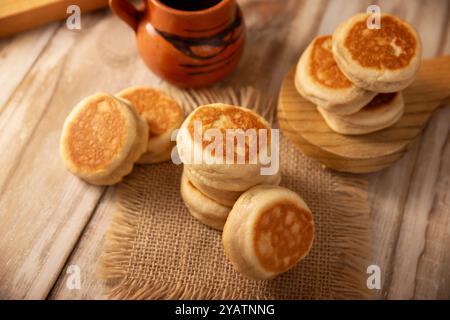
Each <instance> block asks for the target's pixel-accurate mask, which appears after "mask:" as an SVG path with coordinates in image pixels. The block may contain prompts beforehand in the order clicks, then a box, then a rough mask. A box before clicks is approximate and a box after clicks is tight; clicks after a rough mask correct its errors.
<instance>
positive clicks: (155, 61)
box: [109, 0, 245, 88]
mask: <svg viewBox="0 0 450 320" xmlns="http://www.w3.org/2000/svg"><path fill="white" fill-rule="evenodd" d="M109 5H110V7H111V9H112V10H113V11H114V13H116V14H117V15H118V16H119V17H120V18H121V19H122V20H124V21H125V22H126V23H127V24H128V25H129V26H130V27H131V28H132V29H133V30H134V31H135V32H136V39H137V45H138V49H139V53H140V54H141V56H142V58H143V60H144V62H145V63H146V64H147V66H148V67H149V68H150V69H151V70H152V71H153V72H154V73H156V74H157V75H159V76H160V77H161V78H163V79H165V80H167V81H168V82H170V83H172V84H175V85H177V86H181V87H190V88H198V87H205V86H208V85H211V84H213V83H215V82H217V81H219V80H220V79H222V78H223V77H225V76H226V75H227V74H229V73H230V72H231V71H233V70H234V68H235V67H236V66H237V64H238V63H239V60H240V58H241V56H242V52H243V49H244V42H245V26H244V22H243V18H242V13H241V10H240V9H239V7H238V5H237V3H236V0H195V1H186V0H144V8H143V10H138V9H136V8H135V7H134V6H133V5H132V4H131V3H130V2H129V0H109Z"/></svg>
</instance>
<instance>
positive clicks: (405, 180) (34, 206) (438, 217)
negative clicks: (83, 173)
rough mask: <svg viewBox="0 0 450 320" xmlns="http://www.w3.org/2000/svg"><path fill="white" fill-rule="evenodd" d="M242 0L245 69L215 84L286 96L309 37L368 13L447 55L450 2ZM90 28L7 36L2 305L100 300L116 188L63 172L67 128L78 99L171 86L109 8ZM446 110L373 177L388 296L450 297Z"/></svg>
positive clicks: (0, 47) (0, 206)
mask: <svg viewBox="0 0 450 320" xmlns="http://www.w3.org/2000/svg"><path fill="white" fill-rule="evenodd" d="M239 2H240V3H241V4H242V6H243V10H244V15H245V19H246V23H247V26H248V31H249V32H248V46H247V48H246V51H245V53H244V57H243V60H242V62H241V64H240V66H239V68H238V69H237V70H236V71H235V73H234V74H233V75H231V76H230V77H228V78H227V79H225V81H223V82H221V83H219V84H218V85H217V86H228V85H232V86H236V87H238V86H249V85H252V86H254V87H256V88H257V89H259V90H263V91H266V92H267V93H269V94H270V95H273V96H274V97H275V96H277V94H278V92H279V88H280V86H281V81H282V78H283V77H284V75H285V74H286V73H287V72H288V70H289V68H290V67H291V66H292V65H293V64H294V63H295V62H296V61H297V60H298V58H299V55H300V53H301V52H302V51H303V50H304V48H305V47H306V45H307V44H308V43H309V42H310V41H311V39H312V38H313V37H314V36H315V35H317V34H326V33H330V32H332V30H334V29H335V28H336V26H337V24H338V23H339V22H340V21H342V20H343V19H345V18H347V17H349V16H350V15H352V14H354V13H356V12H358V11H361V10H364V9H365V8H366V7H367V5H368V4H379V5H381V7H382V9H383V10H384V11H387V12H391V13H394V14H397V15H399V16H401V17H403V18H405V19H407V20H409V21H411V22H412V23H413V24H414V25H415V26H416V27H417V29H418V31H419V33H420V34H421V36H422V38H423V39H424V43H425V48H424V50H425V56H426V57H427V58H430V57H434V56H437V55H444V54H450V42H449V40H450V37H449V36H448V35H449V34H450V32H449V31H450V19H449V12H450V10H449V9H450V7H449V4H450V1H441V0H428V1H426V2H425V1H421V0H407V1H404V0H386V1H384V0H383V1H359V0H331V1H326V0H323V1H316V0H307V1H299V0H284V1H280V0H243V1H239ZM82 26H83V29H82V30H81V31H80V32H70V31H68V30H66V29H65V26H64V25H62V24H52V25H49V26H47V27H43V28H40V29H36V30H34V31H31V32H26V33H23V34H20V35H17V36H15V37H12V38H6V39H3V40H1V41H0V71H1V72H0V84H1V85H2V89H3V88H7V90H1V91H0V128H2V133H1V134H0V146H1V147H2V154H1V157H0V168H1V169H0V185H2V186H3V190H4V191H2V192H1V193H0V220H1V221H2V223H1V224H0V297H2V298H30V297H34V298H46V297H49V298H52V299H78V298H94V299H101V298H102V297H103V296H102V292H103V288H102V283H101V282H100V281H98V280H97V279H96V277H95V269H96V262H97V260H98V255H99V253H100V252H101V246H102V239H103V235H104V232H105V230H106V229H107V226H108V224H109V219H110V216H111V214H112V213H113V212H114V210H115V207H114V203H113V198H114V197H113V192H114V189H113V188H109V189H107V191H106V193H104V191H103V190H104V189H102V188H97V187H89V186H87V185H85V184H84V183H82V182H80V181H79V180H77V179H75V178H73V177H72V176H70V175H69V174H68V173H66V172H65V171H64V170H63V169H62V167H61V163H60V161H59V159H58V152H57V147H56V144H57V140H58V136H59V132H60V129H61V126H62V121H63V120H64V118H65V116H66V115H67V114H68V112H69V110H70V109H71V108H72V107H73V105H74V103H75V102H76V101H78V99H80V98H81V97H84V96H85V95H87V94H90V93H93V92H95V91H100V90H101V91H110V92H115V91H118V90H120V89H122V88H125V87H127V86H130V85H136V84H147V85H155V86H159V85H160V84H161V81H160V80H159V79H158V78H157V77H156V76H154V75H153V74H152V73H150V72H149V71H148V70H147V69H146V68H145V66H144V64H143V63H142V62H141V60H140V58H139V57H138V54H137V51H136V48H135V40H134V38H133V34H132V32H131V31H130V30H129V28H128V27H127V26H126V25H125V24H123V23H121V21H119V20H118V19H117V18H116V17H114V16H113V15H112V14H110V13H109V12H108V11H104V12H100V13H95V14H87V15H83V17H82ZM59 51H61V52H59ZM55 74H56V75H58V74H59V76H58V77H57V76H56V75H55ZM449 110H450V108H442V109H441V110H439V111H438V112H437V113H436V114H435V115H434V116H433V117H432V118H431V120H430V122H429V125H428V127H427V129H426V130H425V131H424V133H423V134H422V136H421V138H420V139H418V140H417V142H416V143H414V144H413V146H412V147H411V150H410V151H409V152H407V153H406V154H405V156H404V157H403V158H402V159H401V160H399V161H398V162H397V163H395V164H394V165H393V166H392V167H390V168H388V169H385V170H383V171H381V172H378V173H375V174H370V175H368V177H369V179H370V202H371V217H372V221H373V231H374V232H373V234H374V243H373V264H377V265H379V266H380V267H381V271H382V290H380V292H379V294H380V297H382V298H390V299H398V298H425V299H433V298H444V299H450V274H449V270H450V250H449V249H450V240H449V234H450V232H449V216H450V214H449V211H450V210H449V199H450V186H449V180H450V170H449V169H450V168H449V165H450V160H449V159H450V158H449V153H450V151H449V150H450V142H449V139H448V137H449V134H450V131H449V130H450V129H449V127H448V125H449V123H450V121H449V114H450V111H449ZM425 154H426V155H427V156H425ZM421 168H423V169H421ZM436 172H437V173H436ZM102 195H103V196H102ZM419 199H420V200H419ZM4 204H5V205H4ZM411 235H414V237H411ZM72 264H76V265H78V266H80V268H81V276H82V278H81V281H82V288H81V290H69V289H68V288H67V287H66V280H67V274H66V270H67V267H68V266H70V265H72Z"/></svg>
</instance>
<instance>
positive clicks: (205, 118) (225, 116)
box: [187, 104, 270, 161]
mask: <svg viewBox="0 0 450 320" xmlns="http://www.w3.org/2000/svg"><path fill="white" fill-rule="evenodd" d="M195 121H201V123H202V127H201V130H202V132H205V131H206V130H209V129H219V130H220V131H222V132H223V155H225V152H226V151H225V149H226V142H227V137H226V135H225V130H227V129H242V130H243V131H246V130H248V129H256V130H259V129H266V130H270V126H269V125H268V123H267V122H266V121H265V120H264V119H263V118H261V117H260V116H259V115H257V114H256V113H254V112H253V111H251V110H248V109H244V108H241V107H237V106H232V105H224V104H215V105H207V106H204V107H200V108H198V109H197V110H195V111H194V112H193V115H192V117H190V120H189V123H188V125H187V128H188V130H189V133H190V135H191V137H192V138H193V137H194V124H195ZM268 140H269V143H270V131H269V132H268ZM209 144H210V141H207V140H206V139H204V141H203V148H205V147H206V146H207V145H209ZM245 151H246V161H248V152H249V148H248V145H247V146H246V150H245ZM235 156H236V157H237V154H236V152H235Z"/></svg>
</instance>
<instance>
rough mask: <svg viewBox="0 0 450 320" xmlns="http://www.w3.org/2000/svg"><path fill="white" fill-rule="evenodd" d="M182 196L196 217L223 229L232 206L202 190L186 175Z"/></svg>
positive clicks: (206, 223)
mask: <svg viewBox="0 0 450 320" xmlns="http://www.w3.org/2000/svg"><path fill="white" fill-rule="evenodd" d="M180 192H181V198H182V199H183V201H184V204H185V205H186V207H187V208H188V210H189V212H190V213H191V214H192V216H193V217H194V218H196V219H197V220H199V221H200V222H202V223H203V224H205V225H207V226H210V227H211V228H214V229H217V230H222V229H223V226H224V224H225V221H226V220H227V217H228V213H229V212H230V210H231V207H228V206H224V205H222V204H220V203H218V202H216V201H214V200H213V199H211V198H209V197H208V196H206V195H204V194H203V193H202V192H200V191H199V190H198V189H197V188H196V187H195V186H194V185H193V184H192V183H191V182H190V181H189V179H188V178H187V177H186V175H185V174H183V175H182V177H181V187H180Z"/></svg>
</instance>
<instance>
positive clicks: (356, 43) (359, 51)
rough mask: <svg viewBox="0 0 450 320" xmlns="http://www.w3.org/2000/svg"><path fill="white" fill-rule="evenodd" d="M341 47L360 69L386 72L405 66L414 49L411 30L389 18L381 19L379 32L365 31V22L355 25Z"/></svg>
mask: <svg viewBox="0 0 450 320" xmlns="http://www.w3.org/2000/svg"><path fill="white" fill-rule="evenodd" d="M344 44H345V47H346V48H347V49H348V50H349V52H350V53H351V55H352V58H353V59H354V60H356V61H358V62H359V63H360V64H361V66H363V67H368V68H375V69H390V70H396V69H401V68H404V67H406V66H408V65H409V63H410V62H411V60H412V58H413V57H414V55H415V53H416V48H417V40H416V38H415V36H414V35H413V34H412V33H411V31H410V30H409V29H408V28H407V27H406V26H405V25H403V24H402V23H400V22H398V21H397V20H396V19H394V18H392V17H389V16H388V17H382V18H381V29H373V30H370V29H368V28H367V25H366V21H365V20H364V21H360V22H358V23H356V24H355V25H354V26H353V27H352V28H351V30H350V31H349V33H348V35H347V37H346V38H345V43H344Z"/></svg>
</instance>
